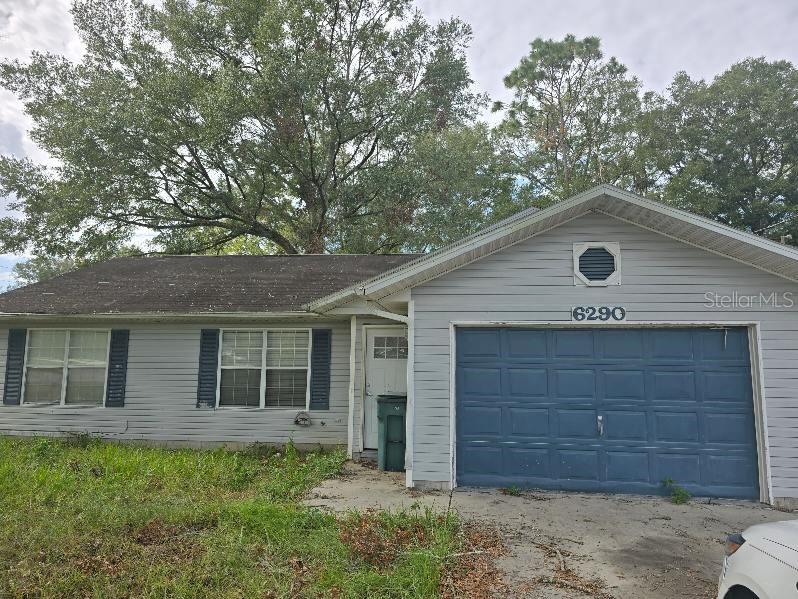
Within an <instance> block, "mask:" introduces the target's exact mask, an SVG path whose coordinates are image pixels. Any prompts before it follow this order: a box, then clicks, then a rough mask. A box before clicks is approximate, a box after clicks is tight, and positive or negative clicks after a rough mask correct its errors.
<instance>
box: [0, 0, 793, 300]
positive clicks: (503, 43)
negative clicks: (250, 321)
mask: <svg viewBox="0 0 798 599" xmlns="http://www.w3.org/2000/svg"><path fill="white" fill-rule="evenodd" d="M417 5H418V6H419V8H421V10H422V11H423V12H424V13H425V14H426V15H427V17H428V18H430V19H432V20H437V19H442V18H448V17H451V16H458V17H460V18H461V19H463V20H464V21H466V22H467V23H470V24H471V26H472V28H473V32H474V38H473V41H472V44H471V48H470V51H469V58H470V65H471V69H472V76H473V79H474V81H475V84H476V87H477V88H478V89H480V90H482V91H486V92H487V93H488V94H489V95H490V97H491V99H492V100H507V99H508V98H509V95H508V93H507V92H506V90H505V89H504V86H503V84H502V79H503V78H504V76H505V75H506V74H507V73H508V72H509V71H510V70H511V69H512V68H513V67H514V66H516V65H517V64H518V61H519V60H520V58H521V57H522V56H524V55H525V54H526V53H527V52H528V50H529V42H530V41H531V40H533V39H534V38H536V37H543V38H554V39H560V38H562V37H563V36H564V35H566V34H568V33H573V34H574V35H576V36H577V37H585V36H588V35H597V36H599V37H600V38H601V41H602V47H603V49H604V52H605V54H606V55H608V56H615V57H617V58H618V59H619V60H620V61H621V62H622V63H624V64H625V65H626V66H627V67H629V70H630V71H631V72H632V73H634V74H635V75H637V76H638V77H640V79H641V80H642V81H643V84H644V86H645V87H646V89H650V90H655V91H660V92H661V91H664V90H665V88H666V87H667V86H668V83H669V82H670V81H671V80H672V79H673V76H674V74H675V73H677V72H678V71H681V70H683V71H686V72H687V73H689V74H690V75H691V76H693V77H701V78H706V79H711V78H712V77H713V76H715V75H717V74H719V73H721V72H722V71H724V70H725V69H726V68H727V67H728V66H729V65H731V64H732V63H734V62H736V61H739V60H741V59H743V58H746V57H748V56H765V57H767V58H768V59H773V60H775V59H787V60H791V61H792V62H793V63H796V64H798V42H796V31H798V0H756V1H752V0H667V1H663V0H418V2H417ZM33 50H40V51H50V52H55V53H58V54H62V55H65V56H67V57H69V58H71V59H73V60H77V59H79V57H80V53H81V44H80V41H79V40H78V38H77V36H76V34H75V32H74V30H73V28H72V21H71V18H70V16H69V0H0V58H3V59H9V58H12V59H14V58H18V59H25V58H26V57H27V56H28V55H29V54H30V52H31V51H33ZM29 125H30V123H29V121H28V119H27V118H26V117H25V115H24V112H23V108H22V106H21V104H20V103H19V102H18V101H17V100H16V99H15V98H14V97H13V96H12V95H11V94H9V93H8V92H6V91H4V90H0V154H14V155H16V156H27V157H30V158H31V159H33V160H35V161H46V160H47V159H48V157H47V155H46V154H44V153H43V152H42V151H41V150H39V149H38V148H37V147H36V145H35V144H34V143H33V142H32V141H31V140H30V138H29V137H28V135H27V133H26V131H27V130H28V128H29ZM0 208H2V207H0ZM18 259H19V257H16V256H10V255H0V287H2V286H4V285H5V282H6V281H8V280H9V279H10V269H11V268H12V267H13V264H14V263H15V261H16V260H18Z"/></svg>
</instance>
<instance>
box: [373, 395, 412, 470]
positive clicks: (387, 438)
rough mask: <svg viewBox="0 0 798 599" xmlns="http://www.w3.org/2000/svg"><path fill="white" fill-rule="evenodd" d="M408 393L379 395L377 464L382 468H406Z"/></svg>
mask: <svg viewBox="0 0 798 599" xmlns="http://www.w3.org/2000/svg"><path fill="white" fill-rule="evenodd" d="M406 413H407V395H378V396H377V424H378V425H377V434H378V437H377V464H378V465H379V468H380V470H391V471H393V472H401V471H402V470H404V469H405V415H406Z"/></svg>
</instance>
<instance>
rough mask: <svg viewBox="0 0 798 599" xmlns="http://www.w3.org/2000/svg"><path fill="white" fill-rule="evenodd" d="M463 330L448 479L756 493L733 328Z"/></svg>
mask: <svg viewBox="0 0 798 599" xmlns="http://www.w3.org/2000/svg"><path fill="white" fill-rule="evenodd" d="M470 330H471V329H466V330H465V331H470ZM465 331H463V330H460V329H458V331H457V344H458V351H457V355H458V362H457V366H456V368H457V370H456V375H457V380H456V393H457V398H456V400H457V406H456V411H455V415H456V423H455V426H456V435H457V444H456V451H457V456H456V460H457V478H458V483H459V484H462V485H469V484H473V485H491V486H506V485H510V484H517V485H521V486H536V487H544V488H557V489H566V490H585V491H621V492H636V493H640V492H642V493H651V492H661V489H662V487H661V481H662V480H663V479H665V478H671V479H673V480H674V481H675V482H676V483H677V484H679V485H682V486H684V487H685V488H687V489H688V490H689V491H690V492H692V493H694V494H697V495H701V494H704V495H716V496H724V497H749V498H755V497H757V496H758V477H757V468H758V464H757V454H756V433H755V426H754V413H753V399H752V395H753V393H752V388H751V379H750V364H749V359H748V342H747V331H746V330H745V329H729V330H728V332H724V331H722V330H709V329H668V330H665V329H591V330H586V329H568V330H556V329H538V330H535V329H510V328H505V329H488V330H485V329H479V330H478V332H479V333H480V335H465V336H464V335H463V333H464V332H465ZM724 335H725V339H724ZM486 343H487V344H489V345H490V347H488V348H487V350H486V349H485V347H477V348H472V349H469V348H468V347H467V346H468V345H469V344H480V345H483V346H484V344H486ZM463 345H466V348H465V349H464V348H463V347H462V346H463ZM496 352H497V353H496ZM480 355H482V357H480ZM599 416H601V417H602V422H601V426H599V422H598V417H599ZM600 429H601V430H600Z"/></svg>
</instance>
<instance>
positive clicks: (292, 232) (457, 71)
mask: <svg viewBox="0 0 798 599" xmlns="http://www.w3.org/2000/svg"><path fill="white" fill-rule="evenodd" d="M73 15H74V21H75V25H76V28H77V30H78V33H79V34H80V36H81V38H82V40H83V42H84V44H85V46H86V54H85V56H84V58H83V60H82V61H81V62H80V64H71V63H69V62H67V61H66V60H65V59H64V58H62V57H59V56H55V55H50V54H34V55H33V56H32V58H31V60H30V61H29V62H28V63H20V62H5V63H3V64H2V67H0V84H1V85H3V86H4V87H6V88H8V89H10V90H11V91H13V92H14V93H16V94H17V95H18V96H19V97H21V98H23V99H24V101H25V102H26V109H27V112H28V114H30V115H31V117H32V119H33V122H34V128H33V131H32V132H31V136H32V138H33V139H34V140H35V141H36V142H37V143H38V144H39V146H41V147H42V148H43V149H44V150H46V151H47V152H48V153H49V154H50V155H51V156H53V158H54V159H55V160H56V161H57V166H55V167H50V168H47V167H44V166H41V165H36V164H33V163H31V162H30V161H27V160H19V159H14V158H10V157H4V158H2V159H0V191H3V192H5V193H7V194H12V195H13V196H14V197H16V201H15V203H14V205H13V208H15V209H16V210H18V211H19V213H20V214H21V216H19V217H9V218H6V219H4V220H3V221H2V229H1V230H0V233H2V240H3V241H2V245H3V249H4V250H5V251H18V250H20V249H23V248H28V249H33V250H35V251H37V252H46V253H49V254H56V255H66V254H68V253H69V252H70V251H75V252H78V253H79V254H80V255H99V254H102V253H103V252H108V251H113V250H114V248H116V247H118V246H119V245H120V244H122V243H124V242H126V241H127V240H128V239H130V237H131V235H132V234H133V232H134V231H135V230H136V229H137V228H145V229H149V230H153V231H157V232H158V233H159V235H158V236H157V237H156V238H155V242H156V243H157V244H160V245H161V246H162V247H163V248H164V249H165V250H166V251H180V252H202V251H209V250H214V249H218V248H223V247H225V246H227V245H228V244H230V243H231V242H233V241H235V240H240V239H241V238H242V237H249V238H252V237H254V238H257V239H261V240H263V243H264V244H265V245H266V247H267V249H269V250H272V251H281V252H287V253H297V252H326V251H346V250H351V249H352V248H357V249H358V250H360V251H378V250H383V251H384V250H387V249H399V248H400V247H403V246H405V245H407V244H410V245H413V244H414V243H416V244H420V245H424V243H425V241H424V240H421V241H419V240H418V239H417V237H418V233H417V231H416V229H415V228H414V226H413V225H414V222H415V220H416V217H417V216H418V215H419V214H424V213H426V212H427V211H429V210H432V211H441V212H444V213H446V212H447V211H448V210H450V209H451V210H452V211H453V213H455V214H456V213H458V212H459V211H460V207H459V206H453V205H452V204H453V203H454V202H453V201H452V199H451V198H450V197H448V196H447V197H442V195H441V182H440V181H432V182H431V183H432V185H431V187H429V186H428V185H427V181H426V180H424V178H423V173H419V172H417V169H415V168H413V164H415V163H417V161H418V160H419V159H420V156H422V155H423V156H427V157H429V158H432V159H435V158H441V159H442V160H449V159H450V157H448V156H442V155H441V154H440V153H439V152H430V150H429V146H430V144H433V145H434V144H435V143H436V139H438V138H440V139H441V143H442V144H443V145H446V144H447V143H450V140H451V139H452V137H453V136H454V137H456V136H457V135H465V136H466V137H468V136H469V135H470V136H473V135H476V134H478V131H473V132H468V131H467V127H468V126H469V125H470V124H471V123H472V122H473V118H474V116H475V114H476V112H477V110H478V109H479V106H480V103H481V102H482V98H481V97H480V96H479V95H477V94H475V93H473V92H472V91H471V89H470V88H471V80H470V78H469V74H468V69H467V65H466V59H465V53H464V50H465V46H466V44H467V43H468V40H469V38H470V29H469V27H468V26H467V25H465V24H464V23H462V22H461V21H459V20H457V19H452V20H449V21H444V22H440V23H438V24H435V25H433V24H430V23H428V22H427V21H426V20H425V19H424V18H423V17H422V16H421V14H420V13H419V12H417V11H415V10H413V9H412V7H411V4H410V0H207V1H198V0H166V1H165V2H163V4H162V5H159V6H154V5H150V4H146V3H142V2H135V1H134V2H133V3H128V2H126V1H125V0H77V2H76V4H75V5H74V8H73ZM455 145H456V144H455ZM458 147H459V146H458ZM466 158H467V157H466ZM466 164H468V162H466ZM426 166H427V167H428V169H433V170H436V171H438V169H437V168H436V166H435V165H434V164H430V165H426ZM447 168H448V166H447V165H442V168H441V169H440V171H441V172H442V171H445V170H447ZM459 174H460V175H463V174H464V172H461V173H459ZM465 176H466V177H467V178H469V179H470V180H471V182H472V183H473V184H469V185H466V186H468V187H469V188H468V190H467V191H468V193H469V194H470V195H471V197H469V198H467V199H466V201H471V200H472V199H473V198H477V199H478V200H479V198H482V197H483V195H484V194H483V190H482V189H481V188H480V187H479V184H478V183H477V182H476V180H478V179H479V177H477V178H476V180H475V179H474V177H472V175H471V174H470V172H469V173H467V174H466V175H465ZM457 184H458V185H461V184H462V182H460V181H458V182H457ZM492 184H493V182H492V181H491V185H492ZM466 186H463V187H462V188H461V189H462V190H463V191H466V190H465V187H466Z"/></svg>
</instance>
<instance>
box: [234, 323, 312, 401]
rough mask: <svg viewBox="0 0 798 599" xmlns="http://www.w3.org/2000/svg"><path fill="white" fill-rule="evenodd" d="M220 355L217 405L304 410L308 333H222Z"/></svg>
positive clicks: (290, 331)
mask: <svg viewBox="0 0 798 599" xmlns="http://www.w3.org/2000/svg"><path fill="white" fill-rule="evenodd" d="M221 354H222V355H221V360H220V364H219V368H220V376H219V402H218V405H219V406H221V407H226V406H242V407H253V408H302V409H305V408H306V407H307V403H308V375H309V364H310V331H309V330H306V329H304V330H284V329H273V330H266V331H263V330H259V331H222V343H221Z"/></svg>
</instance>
